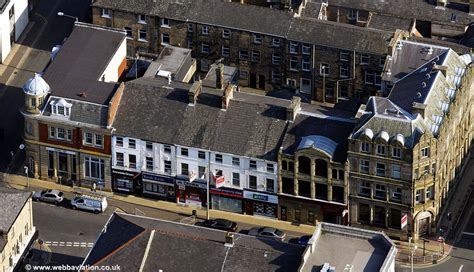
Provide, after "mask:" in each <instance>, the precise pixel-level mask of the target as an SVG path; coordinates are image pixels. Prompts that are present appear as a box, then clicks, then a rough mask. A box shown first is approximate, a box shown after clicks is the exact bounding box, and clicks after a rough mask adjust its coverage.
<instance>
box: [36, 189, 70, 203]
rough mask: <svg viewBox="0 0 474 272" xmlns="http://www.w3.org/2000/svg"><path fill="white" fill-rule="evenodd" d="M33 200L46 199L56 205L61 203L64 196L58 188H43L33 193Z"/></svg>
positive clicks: (45, 200)
mask: <svg viewBox="0 0 474 272" xmlns="http://www.w3.org/2000/svg"><path fill="white" fill-rule="evenodd" d="M33 200H34V201H38V200H41V201H44V202H49V203H54V204H55V205H59V203H61V202H62V201H63V200H64V198H63V193H62V192H60V191H58V190H43V191H38V192H34V193H33Z"/></svg>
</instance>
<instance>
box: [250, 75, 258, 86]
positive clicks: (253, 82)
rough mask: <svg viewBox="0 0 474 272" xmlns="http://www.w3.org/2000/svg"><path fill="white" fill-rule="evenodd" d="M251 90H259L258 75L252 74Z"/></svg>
mask: <svg viewBox="0 0 474 272" xmlns="http://www.w3.org/2000/svg"><path fill="white" fill-rule="evenodd" d="M250 88H257V75H256V74H255V73H250Z"/></svg>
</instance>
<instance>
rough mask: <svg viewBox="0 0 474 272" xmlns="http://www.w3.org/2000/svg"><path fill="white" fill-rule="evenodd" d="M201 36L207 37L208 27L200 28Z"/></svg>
mask: <svg viewBox="0 0 474 272" xmlns="http://www.w3.org/2000/svg"><path fill="white" fill-rule="evenodd" d="M201 34H202V35H209V27H208V26H202V28H201Z"/></svg>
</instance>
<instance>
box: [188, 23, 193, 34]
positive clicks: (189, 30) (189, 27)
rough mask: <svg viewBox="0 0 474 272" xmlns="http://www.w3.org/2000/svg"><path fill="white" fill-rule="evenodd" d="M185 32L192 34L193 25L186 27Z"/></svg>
mask: <svg viewBox="0 0 474 272" xmlns="http://www.w3.org/2000/svg"><path fill="white" fill-rule="evenodd" d="M187 32H188V33H193V32H194V25H193V24H188V26H187Z"/></svg>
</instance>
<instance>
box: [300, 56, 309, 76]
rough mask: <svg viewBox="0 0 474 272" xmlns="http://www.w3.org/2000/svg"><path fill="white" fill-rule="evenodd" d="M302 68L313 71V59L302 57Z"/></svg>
mask: <svg viewBox="0 0 474 272" xmlns="http://www.w3.org/2000/svg"><path fill="white" fill-rule="evenodd" d="M301 70H302V71H306V72H308V71H311V59H309V58H308V57H302V58H301Z"/></svg>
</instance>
